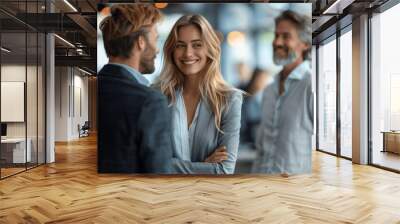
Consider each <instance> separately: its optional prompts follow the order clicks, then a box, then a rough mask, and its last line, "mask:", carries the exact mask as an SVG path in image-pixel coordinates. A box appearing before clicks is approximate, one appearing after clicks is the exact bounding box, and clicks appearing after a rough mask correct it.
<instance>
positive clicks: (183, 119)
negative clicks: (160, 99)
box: [172, 90, 200, 161]
mask: <svg viewBox="0 0 400 224" xmlns="http://www.w3.org/2000/svg"><path fill="white" fill-rule="evenodd" d="M199 104H200V103H198V105H197V107H196V112H195V115H194V117H193V121H192V123H191V124H190V126H189V128H188V127H187V113H186V106H185V101H184V99H183V93H182V90H177V92H176V103H175V105H174V106H173V108H172V109H173V110H172V133H173V134H172V135H173V143H174V146H175V147H174V157H176V158H178V159H181V160H185V161H191V156H192V150H193V139H194V137H195V136H194V135H195V129H196V125H197V117H198V114H199Z"/></svg>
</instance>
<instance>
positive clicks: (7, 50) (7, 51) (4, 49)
mask: <svg viewBox="0 0 400 224" xmlns="http://www.w3.org/2000/svg"><path fill="white" fill-rule="evenodd" d="M0 49H1V50H2V51H4V52H6V53H10V52H11V50H9V49H7V48H5V47H1V48H0Z"/></svg>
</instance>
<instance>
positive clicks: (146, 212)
mask: <svg viewBox="0 0 400 224" xmlns="http://www.w3.org/2000/svg"><path fill="white" fill-rule="evenodd" d="M56 149H57V150H56V151H57V152H56V158H57V161H56V163H54V164H50V165H46V166H41V167H39V168H36V169H33V170H30V171H28V172H26V173H22V174H19V175H17V176H14V177H10V178H8V179H5V180H2V181H0V223H44V222H47V223H373V224H375V223H385V224H386V223H400V175H399V174H395V173H391V172H387V171H384V170H380V169H377V168H374V167H369V166H359V165H352V164H351V162H350V161H347V160H343V159H337V158H335V157H333V156H330V155H326V154H323V153H317V152H316V153H315V154H314V155H313V174H311V175H300V176H292V177H289V178H284V177H280V176H250V175H247V176H246V175H240V176H230V177H221V176H218V177H216V176H215V177H211V176H207V177H206V176H201V177H199V176H192V177H177V176H168V177H165V176H164V177H159V176H137V175H136V176H135V175H99V174H97V172H96V139H95V138H93V137H90V138H84V139H82V140H81V141H76V142H70V143H68V144H57V147H56Z"/></svg>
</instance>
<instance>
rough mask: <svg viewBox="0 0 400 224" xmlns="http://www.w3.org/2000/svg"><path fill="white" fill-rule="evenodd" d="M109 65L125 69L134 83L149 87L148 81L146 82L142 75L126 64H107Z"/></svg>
mask: <svg viewBox="0 0 400 224" xmlns="http://www.w3.org/2000/svg"><path fill="white" fill-rule="evenodd" d="M109 64H111V65H118V66H121V67H123V68H125V69H126V70H128V72H129V73H130V74H131V75H132V76H133V78H134V79H135V80H136V81H138V82H139V83H140V84H141V85H144V86H150V82H149V80H147V79H146V78H145V77H143V75H142V74H141V73H140V72H139V71H137V70H136V69H134V68H132V67H131V66H129V65H126V64H120V63H109Z"/></svg>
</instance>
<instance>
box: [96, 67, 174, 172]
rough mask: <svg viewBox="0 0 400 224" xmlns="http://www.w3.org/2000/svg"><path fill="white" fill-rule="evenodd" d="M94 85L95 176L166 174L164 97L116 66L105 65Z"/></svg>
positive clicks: (168, 149)
mask: <svg viewBox="0 0 400 224" xmlns="http://www.w3.org/2000/svg"><path fill="white" fill-rule="evenodd" d="M97 81H98V146H97V147H98V150H97V151H98V172H99V173H169V172H170V167H171V165H170V163H171V159H172V142H171V137H170V136H171V134H170V130H171V129H170V127H171V123H170V122H171V112H170V109H169V108H168V106H167V100H166V98H165V96H164V95H162V94H161V93H160V92H158V91H157V90H154V89H151V88H149V87H147V86H144V85H141V84H139V82H138V81H137V80H136V79H135V78H134V77H133V76H132V74H131V73H129V71H128V70H126V69H125V68H123V67H121V66H118V65H112V64H107V65H105V66H104V67H103V69H101V71H100V72H99V74H98V79H97Z"/></svg>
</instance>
